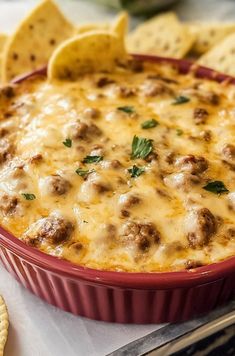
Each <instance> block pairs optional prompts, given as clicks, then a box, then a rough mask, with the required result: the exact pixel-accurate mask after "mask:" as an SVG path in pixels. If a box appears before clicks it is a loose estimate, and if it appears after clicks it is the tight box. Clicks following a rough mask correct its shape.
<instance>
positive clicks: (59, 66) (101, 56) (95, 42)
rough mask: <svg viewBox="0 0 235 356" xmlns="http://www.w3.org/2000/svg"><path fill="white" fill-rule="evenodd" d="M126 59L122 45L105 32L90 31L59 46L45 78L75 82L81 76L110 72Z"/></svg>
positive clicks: (117, 37)
mask: <svg viewBox="0 0 235 356" xmlns="http://www.w3.org/2000/svg"><path fill="white" fill-rule="evenodd" d="M126 59H127V53H126V51H125V47H124V43H123V41H122V39H121V38H120V37H119V36H117V35H116V34H113V33H110V32H108V31H91V32H88V33H85V34H82V35H78V36H76V37H74V38H72V39H69V40H67V41H65V42H64V43H62V44H61V46H60V47H58V48H57V50H56V51H55V52H54V54H53V56H52V57H51V59H50V62H49V66H48V78H49V79H50V80H52V79H62V80H66V79H67V80H76V79H77V78H78V77H79V76H80V75H81V74H85V73H92V72H97V71H105V72H107V71H112V70H113V69H114V68H115V67H116V66H117V63H119V62H123V61H125V60H126Z"/></svg>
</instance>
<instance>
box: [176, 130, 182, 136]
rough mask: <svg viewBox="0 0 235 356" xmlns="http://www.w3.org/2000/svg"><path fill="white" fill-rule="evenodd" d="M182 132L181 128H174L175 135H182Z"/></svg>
mask: <svg viewBox="0 0 235 356" xmlns="http://www.w3.org/2000/svg"><path fill="white" fill-rule="evenodd" d="M183 133H184V131H183V130H181V129H176V135H177V136H182V135H183Z"/></svg>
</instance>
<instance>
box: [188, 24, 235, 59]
mask: <svg viewBox="0 0 235 356" xmlns="http://www.w3.org/2000/svg"><path fill="white" fill-rule="evenodd" d="M188 26H189V30H190V31H191V32H192V33H193V35H194V36H195V42H194V44H193V47H192V51H193V52H195V53H198V54H203V53H205V52H207V51H209V50H210V49H211V48H212V47H214V46H215V45H217V44H218V43H219V42H220V41H222V40H223V39H224V38H225V37H226V36H228V35H229V34H231V33H233V32H235V24H232V23H231V24H229V23H221V22H220V23H217V22H215V23H213V22H212V23H210V22H209V23H203V22H195V23H190V24H189V25H188Z"/></svg>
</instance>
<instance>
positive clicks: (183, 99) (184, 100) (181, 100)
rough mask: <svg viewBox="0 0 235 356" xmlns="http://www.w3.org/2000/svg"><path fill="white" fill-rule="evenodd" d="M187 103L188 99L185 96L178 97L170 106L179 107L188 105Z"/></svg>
mask: <svg viewBox="0 0 235 356" xmlns="http://www.w3.org/2000/svg"><path fill="white" fill-rule="evenodd" d="M189 101H190V99H189V98H188V97H187V96H183V95H180V96H177V97H176V98H175V101H174V102H173V104H172V105H181V104H185V103H188V102H189Z"/></svg>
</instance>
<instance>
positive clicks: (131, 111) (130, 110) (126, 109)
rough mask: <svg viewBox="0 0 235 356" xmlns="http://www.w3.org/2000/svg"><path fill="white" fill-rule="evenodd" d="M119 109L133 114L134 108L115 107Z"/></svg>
mask: <svg viewBox="0 0 235 356" xmlns="http://www.w3.org/2000/svg"><path fill="white" fill-rule="evenodd" d="M117 109H118V110H119V111H123V112H125V113H126V114H133V113H134V112H135V109H134V107H133V106H119V107H118V108H117Z"/></svg>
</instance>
